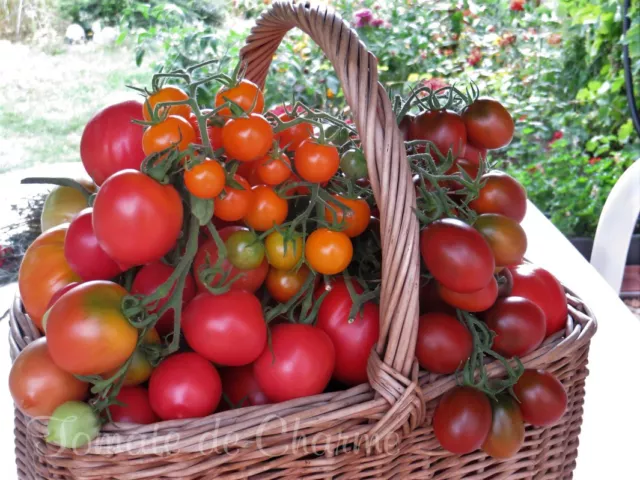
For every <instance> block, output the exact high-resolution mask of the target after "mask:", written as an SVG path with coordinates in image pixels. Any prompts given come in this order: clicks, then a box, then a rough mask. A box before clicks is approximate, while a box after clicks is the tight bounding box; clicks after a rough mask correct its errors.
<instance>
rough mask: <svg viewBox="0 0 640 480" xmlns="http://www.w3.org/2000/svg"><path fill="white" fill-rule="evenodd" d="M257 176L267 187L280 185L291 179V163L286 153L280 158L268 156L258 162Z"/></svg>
mask: <svg viewBox="0 0 640 480" xmlns="http://www.w3.org/2000/svg"><path fill="white" fill-rule="evenodd" d="M256 174H257V175H258V178H260V180H261V181H262V182H263V183H265V184H266V185H280V184H281V183H282V182H284V181H286V180H288V179H289V177H291V161H290V160H289V157H287V156H286V155H285V154H284V153H282V154H280V156H279V157H278V158H273V157H271V156H269V155H267V156H266V157H264V158H263V159H262V160H258V166H257V167H256Z"/></svg>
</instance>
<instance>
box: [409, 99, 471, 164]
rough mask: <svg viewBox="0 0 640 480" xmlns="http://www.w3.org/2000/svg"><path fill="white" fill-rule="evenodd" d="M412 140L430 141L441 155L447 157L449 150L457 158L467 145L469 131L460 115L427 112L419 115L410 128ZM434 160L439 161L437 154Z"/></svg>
mask: <svg viewBox="0 0 640 480" xmlns="http://www.w3.org/2000/svg"><path fill="white" fill-rule="evenodd" d="M409 138H410V139H411V140H429V141H430V142H432V143H433V144H434V145H435V146H436V148H437V149H438V151H439V153H441V154H442V155H443V156H445V157H446V156H447V154H448V152H449V150H451V151H452V152H453V158H457V157H458V156H459V155H460V154H461V153H462V152H463V151H464V147H465V145H466V144H467V130H466V128H465V126H464V122H463V121H462V118H461V117H460V115H458V114H457V113H455V112H449V111H446V110H438V111H425V112H422V113H420V114H419V115H417V116H416V117H415V119H414V121H413V122H411V124H410V126H409ZM432 155H433V156H434V160H436V161H438V157H437V155H435V152H434V153H432Z"/></svg>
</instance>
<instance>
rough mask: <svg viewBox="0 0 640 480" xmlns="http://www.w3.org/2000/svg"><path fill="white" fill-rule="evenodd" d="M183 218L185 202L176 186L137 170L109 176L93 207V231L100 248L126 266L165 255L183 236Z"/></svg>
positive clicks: (151, 260) (140, 263) (150, 260)
mask: <svg viewBox="0 0 640 480" xmlns="http://www.w3.org/2000/svg"><path fill="white" fill-rule="evenodd" d="M182 217H183V207H182V200H181V199H180V195H179V194H178V192H177V191H176V189H175V188H174V187H173V186H171V185H161V184H160V183H158V182H156V181H155V180H153V179H152V178H151V177H148V176H146V175H145V174H143V173H141V172H137V171H134V170H124V171H122V172H119V173H117V174H115V175H113V176H112V177H110V178H109V179H108V180H107V181H106V182H105V183H104V184H103V185H102V188H100V191H99V192H98V195H97V196H96V200H95V202H94V205H93V228H94V231H95V234H96V237H97V239H98V242H99V243H100V246H101V247H102V248H103V249H104V251H105V252H106V253H107V255H109V256H110V257H111V258H112V259H113V260H115V261H116V262H118V263H119V264H121V265H125V266H133V265H143V264H145V263H149V262H153V261H155V260H159V259H160V258H162V257H163V256H164V255H166V254H167V253H168V252H169V250H171V248H173V246H174V245H175V243H176V240H177V239H178V236H179V235H180V232H181V230H182Z"/></svg>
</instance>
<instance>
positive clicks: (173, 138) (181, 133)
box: [142, 115, 196, 155]
mask: <svg viewBox="0 0 640 480" xmlns="http://www.w3.org/2000/svg"><path fill="white" fill-rule="evenodd" d="M195 141H196V132H195V130H194V129H193V127H192V126H191V124H190V123H189V121H188V120H185V119H184V118H182V117H178V116H177V115H169V116H168V117H167V118H166V119H165V120H163V121H162V122H160V123H157V124H155V125H152V126H151V127H149V128H148V129H147V130H145V132H144V134H143V135H142V150H143V151H144V154H145V155H151V154H152V153H157V152H161V151H162V150H166V149H167V148H170V147H177V148H178V150H180V151H183V150H186V149H187V148H188V147H189V144H191V143H194V142H195Z"/></svg>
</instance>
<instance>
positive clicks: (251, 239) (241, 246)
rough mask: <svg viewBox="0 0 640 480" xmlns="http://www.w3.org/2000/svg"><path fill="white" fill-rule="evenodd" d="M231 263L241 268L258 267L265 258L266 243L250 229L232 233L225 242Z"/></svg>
mask: <svg viewBox="0 0 640 480" xmlns="http://www.w3.org/2000/svg"><path fill="white" fill-rule="evenodd" d="M225 246H226V247H227V255H229V261H230V262H231V264H232V265H233V266H234V267H236V268H239V269H240V270H251V269H254V268H258V267H259V266H260V265H261V264H262V262H263V260H264V245H263V244H262V242H261V241H260V239H259V238H258V236H257V235H256V234H255V233H253V232H251V231H248V230H238V231H237V232H234V233H232V234H231V235H230V236H229V238H227V241H226V242H225Z"/></svg>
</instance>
